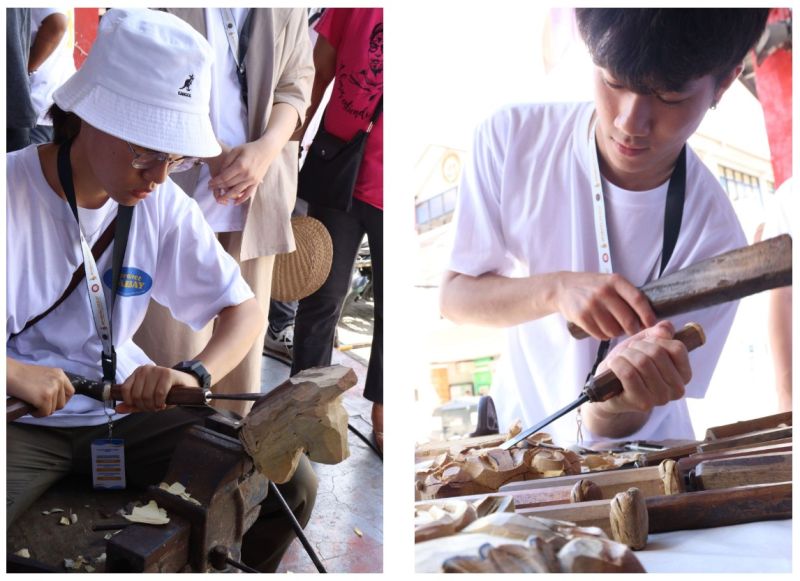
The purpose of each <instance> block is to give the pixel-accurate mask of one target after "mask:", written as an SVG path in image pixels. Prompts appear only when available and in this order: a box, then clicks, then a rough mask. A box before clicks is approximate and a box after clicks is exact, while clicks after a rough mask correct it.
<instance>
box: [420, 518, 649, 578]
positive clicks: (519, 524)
mask: <svg viewBox="0 0 800 581" xmlns="http://www.w3.org/2000/svg"><path fill="white" fill-rule="evenodd" d="M473 538H478V539H491V542H490V543H483V544H482V545H481V546H480V548H479V549H478V554H477V555H475V554H474V552H473V553H472V554H470V553H471V551H474V549H471V550H470V546H472V547H475V546H476V545H475V544H474V543H473V542H471V541H472V539H473ZM503 540H506V542H503ZM436 542H439V543H440V544H441V547H438V548H439V551H433V552H448V551H449V552H450V554H453V555H455V556H452V557H449V558H444V560H443V563H442V570H443V571H444V572H446V573H581V572H605V571H609V572H612V571H613V572H644V568H643V567H642V566H641V564H640V563H639V560H638V559H637V558H636V557H635V556H634V555H633V554H632V553H631V552H630V551H629V550H628V549H627V547H625V546H624V545H620V544H618V543H614V542H613V541H610V540H608V539H607V538H606V536H605V535H604V534H603V532H602V531H600V530H599V529H596V528H585V527H577V526H575V525H573V524H572V523H568V522H563V521H556V520H550V519H540V518H526V517H522V516H520V515H509V514H495V515H493V516H492V517H491V518H485V519H479V520H478V521H476V522H474V523H472V524H471V525H470V526H468V527H467V528H465V529H464V530H463V531H462V532H461V533H459V534H458V535H455V536H453V537H448V538H447V539H438V540H437V541H436ZM426 548H427V547H426Z"/></svg>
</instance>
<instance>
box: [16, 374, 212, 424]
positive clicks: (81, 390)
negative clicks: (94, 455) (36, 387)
mask: <svg viewBox="0 0 800 581" xmlns="http://www.w3.org/2000/svg"><path fill="white" fill-rule="evenodd" d="M66 375H67V377H68V378H69V380H70V382H71V383H72V386H73V387H74V388H75V393H76V394H78V395H85V396H87V397H91V398H92V399H96V400H98V401H106V400H108V399H109V397H110V399H112V400H115V401H122V400H123V397H122V388H121V386H119V385H113V386H111V390H110V392H109V394H106V393H105V386H104V385H103V382H102V381H94V380H91V379H87V378H85V377H82V376H80V375H75V374H73V373H67V374H66ZM207 403H208V400H207V399H206V394H205V392H204V391H203V390H202V389H200V388H199V387H188V386H183V385H173V386H172V388H170V390H169V393H168V394H167V405H206V404H207ZM35 411H36V407H35V406H32V405H31V404H29V403H27V402H25V401H22V400H21V399H18V398H16V397H9V398H7V399H6V422H13V421H14V420H16V419H19V418H21V417H22V416H25V415H28V414H30V413H32V412H35Z"/></svg>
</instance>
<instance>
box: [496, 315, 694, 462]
mask: <svg viewBox="0 0 800 581" xmlns="http://www.w3.org/2000/svg"><path fill="white" fill-rule="evenodd" d="M674 339H677V340H678V341H680V342H681V343H683V344H684V345H686V349H688V350H689V351H692V350H693V349H697V348H698V347H700V345H702V344H704V343H705V342H706V336H705V333H703V328H702V327H701V326H700V325H698V324H697V323H688V324H687V325H686V326H685V327H684V328H683V329H681V330H680V331H678V332H677V333H675V337H674ZM620 393H622V382H621V381H620V380H619V378H618V377H617V376H616V375H614V372H613V371H611V370H610V369H609V370H606V371H604V372H603V373H601V374H600V375H596V376H595V377H593V378H592V379H591V380H590V381H589V383H588V384H587V385H586V386H585V387H584V388H583V393H582V394H581V395H580V397H579V398H578V399H576V400H575V401H573V402H572V403H571V404H569V405H568V406H566V407H564V408H562V409H560V410H558V411H557V412H556V413H554V414H553V415H552V416H549V417H548V418H546V419H544V420H542V421H541V422H539V423H538V424H536V425H534V426H532V427H530V428H528V429H526V430H522V431H521V432H520V433H519V434H517V435H516V436H514V437H513V438H511V439H510V440H508V441H506V442H504V443H503V444H501V445H500V448H502V449H503V450H508V449H509V448H512V447H513V446H515V445H517V444H518V443H519V442H521V441H522V440H524V439H525V438H527V437H528V436H530V435H532V434H535V433H536V432H538V431H540V430H541V429H542V428H544V427H545V426H548V425H550V424H551V423H553V422H554V421H556V420H557V419H558V418H560V417H562V416H563V415H565V414H568V413H569V412H571V411H572V410H574V409H575V408H578V407H580V406H582V405H583V404H585V403H587V402H600V401H606V400H609V399H611V398H612V397H614V396H615V395H619V394H620Z"/></svg>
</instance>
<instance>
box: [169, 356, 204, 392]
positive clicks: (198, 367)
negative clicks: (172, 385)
mask: <svg viewBox="0 0 800 581" xmlns="http://www.w3.org/2000/svg"><path fill="white" fill-rule="evenodd" d="M172 369H175V370H177V371H183V372H184V373H188V374H189V375H193V376H195V377H196V378H197V381H199V382H200V387H202V388H203V389H208V388H210V387H211V374H210V373H209V372H208V369H206V366H205V365H203V363H202V362H200V361H198V360H197V359H192V360H191V361H181V362H180V363H178V364H177V365H173V366H172Z"/></svg>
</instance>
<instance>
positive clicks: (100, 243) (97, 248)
mask: <svg viewBox="0 0 800 581" xmlns="http://www.w3.org/2000/svg"><path fill="white" fill-rule="evenodd" d="M116 224H117V218H116V217H115V218H114V219H113V220H111V223H110V224H109V225H108V226H107V227H106V229H105V230H104V231H103V233H102V234H101V235H100V238H98V239H97V242H95V243H94V246H92V256H94V259H95V260H100V257H101V256H102V255H103V253H104V252H105V251H106V250H107V249H108V246H109V245H110V244H111V241H112V240H113V239H114V230H115V227H116ZM85 276H86V271H85V270H84V268H83V263H81V264H79V265H78V268H76V269H75V272H74V273H73V274H72V279H71V280H70V281H69V284H68V285H67V288H66V290H64V293H63V294H62V295H61V296H60V297H59V299H58V300H57V301H56V302H55V303H53V305H52V306H51V307H50V308H49V309H47V310H46V311H45V312H43V313H42V314H40V315H38V316H36V317H34V318H33V319H30V320H29V321H28V322H27V323H25V326H24V327H23V328H22V330H20V331H19V332H17V333H13V334H12V335H11V336H10V337H9V340H11V339H13V338H14V337H16V336H17V335H19V334H21V333H24V332H25V331H26V330H27V329H28V328H29V327H33V326H34V325H35V324H36V323H38V322H39V321H41V320H42V319H44V318H45V317H46V316H47V315H49V314H50V313H52V312H53V311H54V310H56V308H58V306H59V305H60V304H61V303H63V302H64V301H65V300H67V297H68V296H69V295H71V294H72V292H73V291H74V290H75V289H76V288H77V287H78V285H79V284H80V282H81V281H82V280H83V278H84V277H85Z"/></svg>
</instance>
